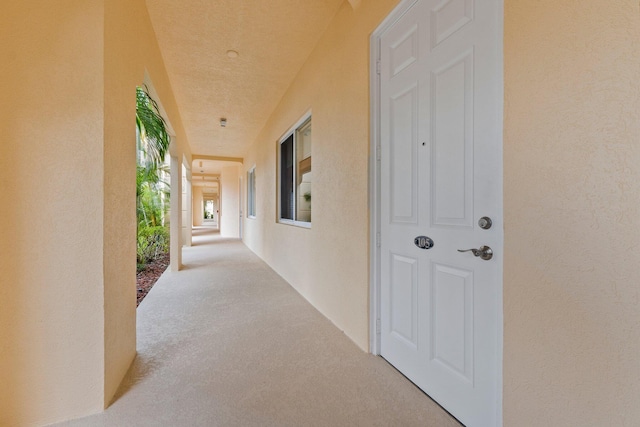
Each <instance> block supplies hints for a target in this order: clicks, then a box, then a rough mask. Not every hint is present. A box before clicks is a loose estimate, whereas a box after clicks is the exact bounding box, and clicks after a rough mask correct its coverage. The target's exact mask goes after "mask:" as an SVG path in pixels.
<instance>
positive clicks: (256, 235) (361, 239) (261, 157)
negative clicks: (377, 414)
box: [244, 0, 397, 349]
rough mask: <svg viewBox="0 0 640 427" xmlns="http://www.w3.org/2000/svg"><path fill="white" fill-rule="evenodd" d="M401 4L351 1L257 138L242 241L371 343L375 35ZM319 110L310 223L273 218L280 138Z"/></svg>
mask: <svg viewBox="0 0 640 427" xmlns="http://www.w3.org/2000/svg"><path fill="white" fill-rule="evenodd" d="M396 3H397V0H380V1H375V2H362V3H361V4H360V6H359V7H357V8H356V10H354V9H353V8H352V6H351V5H350V4H349V3H348V2H345V3H344V4H343V5H342V7H341V9H340V10H339V12H338V14H337V15H336V17H335V19H334V21H333V22H332V23H331V24H330V26H329V28H328V29H327V31H326V33H325V34H324V36H323V37H322V39H321V40H320V42H319V44H318V46H317V47H316V48H315V50H314V51H313V53H312V54H311V56H310V57H309V59H308V60H307V62H306V63H305V65H304V66H303V68H302V69H301V70H300V73H299V74H298V76H297V77H296V79H295V81H294V82H293V83H292V85H291V87H290V89H289V90H288V92H287V93H286V94H285V96H284V97H283V98H282V101H281V102H280V104H279V106H278V107H277V109H276V110H275V111H274V113H273V115H272V116H271V119H270V120H269V122H268V123H267V124H266V126H265V127H264V129H263V131H262V132H261V134H260V136H259V138H258V139H257V141H256V142H255V143H254V144H253V146H252V148H251V149H250V150H249V152H248V153H246V155H245V162H244V164H245V166H246V167H245V169H244V173H245V175H246V170H247V169H248V167H249V166H250V165H251V166H252V165H254V164H255V165H256V189H257V191H256V193H257V200H256V210H257V212H256V214H257V218H256V219H246V218H245V220H244V223H245V243H246V244H247V246H249V247H250V248H251V249H252V250H254V251H255V252H256V253H257V254H258V255H259V256H261V257H262V258H263V259H265V260H266V261H267V262H268V263H269V264H270V265H271V267H273V268H274V269H275V270H276V271H277V272H278V273H279V274H280V275H281V276H282V277H284V278H285V279H286V280H287V281H288V282H289V283H291V284H292V286H293V287H294V288H295V289H296V290H298V292H300V293H301V294H302V295H303V296H304V297H305V298H307V299H308V300H309V301H310V302H311V303H313V304H314V305H315V306H316V307H317V308H318V309H319V310H320V311H321V312H322V313H323V314H324V315H326V316H327V317H328V318H329V319H330V320H331V321H332V322H333V323H335V324H336V326H338V327H339V328H340V329H342V330H344V332H345V334H346V335H348V336H349V337H350V338H351V339H352V340H353V341H355V342H356V343H357V345H358V346H360V347H361V348H362V349H367V348H368V340H369V338H368V333H369V327H368V321H369V317H368V312H369V302H368V301H369V298H368V294H369V276H368V268H369V267H368V265H369V264H368V262H369V259H368V256H369V253H368V248H369V232H368V227H369V224H368V217H369V214H368V205H367V197H368V161H369V157H368V152H369V36H370V34H371V33H372V32H373V30H374V29H375V28H376V27H377V26H378V24H379V23H380V22H381V21H382V20H383V19H384V17H385V16H386V15H387V14H388V13H389V12H390V11H391V9H392V8H393V7H394V6H395V5H396ZM310 109H311V110H312V114H313V115H312V128H313V131H312V141H313V148H312V159H313V160H312V163H313V183H312V188H313V190H312V193H313V197H312V205H313V218H312V226H311V229H306V228H300V227H295V226H290V225H284V224H277V223H276V193H275V191H276V166H275V164H276V163H275V162H276V143H277V140H278V139H279V138H280V137H281V136H282V135H283V133H284V132H286V131H287V129H288V128H290V127H291V126H292V125H293V124H294V123H295V122H296V121H297V120H299V119H300V118H301V117H302V116H303V115H304V114H305V112H307V111H308V110H310Z"/></svg>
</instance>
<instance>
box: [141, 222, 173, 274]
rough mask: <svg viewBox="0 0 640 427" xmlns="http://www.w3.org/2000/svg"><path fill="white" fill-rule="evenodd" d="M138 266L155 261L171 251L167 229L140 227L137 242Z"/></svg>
mask: <svg viewBox="0 0 640 427" xmlns="http://www.w3.org/2000/svg"><path fill="white" fill-rule="evenodd" d="M136 249H137V257H138V265H144V264H147V263H149V262H151V261H153V260H154V259H155V258H156V257H158V256H159V255H162V254H165V253H167V252H168V251H169V230H168V228H167V227H162V226H157V227H147V226H144V225H138V242H137V248H136Z"/></svg>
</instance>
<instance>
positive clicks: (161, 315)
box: [57, 228, 459, 427]
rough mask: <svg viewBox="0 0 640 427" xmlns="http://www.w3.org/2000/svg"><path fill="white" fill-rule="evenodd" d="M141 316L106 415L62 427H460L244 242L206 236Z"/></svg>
mask: <svg viewBox="0 0 640 427" xmlns="http://www.w3.org/2000/svg"><path fill="white" fill-rule="evenodd" d="M183 263H184V264H185V269H184V270H182V271H180V272H178V273H171V272H166V273H165V274H164V275H163V276H162V277H161V278H160V280H159V281H158V283H157V284H156V285H155V287H154V288H153V289H152V290H151V292H150V293H149V295H148V296H147V297H146V299H145V300H144V301H143V302H142V304H141V305H140V307H139V308H138V357H137V358H136V360H135V362H134V364H133V366H132V368H131V370H130V372H129V374H128V375H127V377H126V378H125V380H124V382H123V384H122V386H121V389H120V391H119V392H118V396H117V398H116V400H115V401H114V403H113V404H112V405H111V406H110V407H109V408H108V409H107V410H106V411H105V412H103V413H101V414H97V415H93V416H90V417H87V418H83V419H79V420H75V421H70V422H66V423H62V424H57V426H69V427H70V426H118V427H121V426H140V427H142V426H437V427H439V426H459V424H458V423H457V422H456V421H455V420H454V419H453V418H452V417H451V416H449V415H448V414H447V413H446V412H445V411H444V410H442V409H441V408H440V407H439V406H438V405H436V404H435V403H434V402H433V401H431V399H429V397H427V396H426V395H425V394H423V393H422V392H421V391H420V390H419V389H418V388H416V387H415V386H414V385H413V384H412V383H411V382H409V381H408V380H407V379H406V378H404V377H403V376H402V375H400V374H399V373H398V372H397V371H396V370H395V369H394V368H393V367H392V366H391V365H389V364H388V363H386V362H385V361H384V360H383V359H381V358H379V357H376V356H372V355H370V354H366V353H364V352H363V351H361V350H360V349H359V348H358V347H357V346H356V345H355V344H354V343H353V342H352V341H351V340H349V339H348V338H347V337H346V336H345V335H344V334H342V332H341V331H340V330H338V329H337V328H336V327H335V326H334V325H333V324H332V323H331V322H330V321H328V320H327V319H326V318H325V317H323V316H322V315H321V314H320V313H319V312H318V311H316V310H315V309H314V308H313V307H312V306H311V305H310V304H309V303H308V302H307V301H306V300H304V299H303V298H302V297H301V296H300V295H299V294H298V293H297V292H296V291H295V290H294V289H293V288H291V287H290V286H289V285H288V284H287V283H286V282H285V281H284V280H283V279H282V278H281V277H280V276H278V275H277V274H276V273H275V272H273V271H272V270H271V269H270V268H269V267H268V266H267V265H266V264H265V263H264V262H263V261H262V260H260V259H259V258H258V257H257V256H255V255H254V254H253V253H252V252H251V251H249V250H248V249H247V248H246V247H245V246H244V245H243V244H242V243H241V242H240V241H238V240H228V239H223V238H220V237H219V236H218V235H217V234H215V233H213V232H212V231H211V230H210V229H207V228H198V229H196V230H195V232H194V246H193V247H191V248H185V250H184V258H183Z"/></svg>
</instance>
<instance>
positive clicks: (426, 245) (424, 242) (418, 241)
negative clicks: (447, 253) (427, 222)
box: [413, 236, 433, 249]
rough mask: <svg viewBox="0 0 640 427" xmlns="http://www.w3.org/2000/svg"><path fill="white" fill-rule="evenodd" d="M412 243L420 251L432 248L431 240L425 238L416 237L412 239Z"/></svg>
mask: <svg viewBox="0 0 640 427" xmlns="http://www.w3.org/2000/svg"><path fill="white" fill-rule="evenodd" d="M413 243H415V245H416V246H417V247H419V248H420V249H431V248H432V247H433V240H431V238H430V237H427V236H418V237H416V238H415V239H413Z"/></svg>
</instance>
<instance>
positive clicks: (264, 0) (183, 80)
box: [147, 0, 344, 173]
mask: <svg viewBox="0 0 640 427" xmlns="http://www.w3.org/2000/svg"><path fill="white" fill-rule="evenodd" d="M343 1H344V0H147V7H148V9H149V14H150V16H151V22H152V24H153V27H154V30H155V32H156V36H157V39H158V43H159V46H160V51H161V52H162V56H163V58H164V62H165V67H166V69H167V73H168V75H169V79H170V81H171V85H172V88H173V92H174V95H175V98H176V101H177V103H178V108H179V110H180V115H181V118H182V122H183V124H184V127H185V130H186V134H187V138H188V140H189V144H190V145H191V150H192V153H193V154H194V155H205V156H224V157H236V158H241V157H244V155H245V153H246V151H247V150H248V148H249V146H250V144H251V143H253V142H254V140H255V139H256V137H257V136H258V134H259V132H260V130H261V129H262V127H263V126H264V125H265V123H266V121H267V119H268V118H269V116H270V114H271V113H272V111H273V110H274V108H275V107H276V105H277V104H278V102H279V101H280V99H281V97H282V96H283V94H284V92H285V91H286V89H287V88H288V87H289V85H290V84H291V82H292V80H293V78H294V77H295V76H296V74H297V73H298V71H299V70H300V68H301V66H302V64H303V63H304V61H305V60H306V59H307V58H308V56H309V54H310V53H311V51H312V50H313V48H314V47H315V45H316V43H317V42H318V40H319V38H320V36H321V35H322V33H323V32H324V31H325V29H326V28H327V26H328V25H329V23H330V21H331V19H332V18H333V17H334V15H335V14H336V12H337V11H338V9H339V7H340V5H341V4H342V3H343ZM228 50H234V51H237V52H238V53H239V56H238V57H237V58H230V57H228V56H227V51H228ZM222 117H224V118H226V119H227V126H226V127H225V128H222V127H220V123H219V122H220V118H222ZM198 161H199V160H194V163H193V165H192V166H193V169H192V173H198V171H199V168H198ZM211 166H212V169H203V170H205V172H207V173H216V172H215V171H214V169H215V168H216V167H219V166H220V165H214V164H212V165H211Z"/></svg>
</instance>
